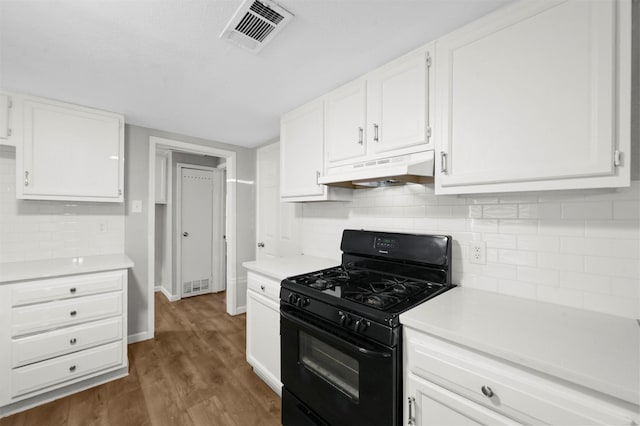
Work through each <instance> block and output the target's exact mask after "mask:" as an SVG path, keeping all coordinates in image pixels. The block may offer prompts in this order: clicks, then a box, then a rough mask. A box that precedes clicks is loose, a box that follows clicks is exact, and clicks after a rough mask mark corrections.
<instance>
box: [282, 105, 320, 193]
mask: <svg viewBox="0 0 640 426" xmlns="http://www.w3.org/2000/svg"><path fill="white" fill-rule="evenodd" d="M280 143H281V146H280V150H281V153H280V171H281V175H280V176H281V179H280V196H281V197H300V196H322V195H323V194H325V187H324V186H323V185H319V184H318V177H320V175H321V173H322V171H323V164H324V161H323V155H324V150H323V143H324V111H323V103H322V101H321V100H320V101H314V102H312V103H310V104H306V105H304V106H302V107H300V108H298V109H296V110H295V111H292V112H290V113H288V114H287V115H285V116H284V117H283V118H282V120H281V123H280Z"/></svg>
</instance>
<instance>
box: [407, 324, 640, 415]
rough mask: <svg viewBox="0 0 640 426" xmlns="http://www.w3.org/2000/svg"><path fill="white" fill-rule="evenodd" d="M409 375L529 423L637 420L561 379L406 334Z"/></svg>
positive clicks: (622, 410) (429, 339) (434, 339)
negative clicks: (431, 382) (412, 374)
mask: <svg viewBox="0 0 640 426" xmlns="http://www.w3.org/2000/svg"><path fill="white" fill-rule="evenodd" d="M405 336H406V342H407V359H408V370H409V371H411V372H412V373H414V374H416V375H417V376H420V377H423V378H425V379H427V380H431V381H433V382H434V383H437V384H439V385H441V386H442V387H444V388H447V389H450V390H452V391H453V392H456V393H458V394H461V395H464V396H466V397H467V398H469V399H471V400H474V401H476V402H478V403H480V404H482V405H484V406H487V407H489V408H493V409H495V410H497V411H499V412H502V413H504V414H506V415H508V416H509V417H513V418H515V419H520V421H523V422H525V423H529V422H532V421H533V422H534V423H548V424H563V425H584V424H632V418H633V415H632V414H631V413H626V412H625V410H624V409H621V408H620V406H617V405H615V404H612V403H610V402H608V401H607V400H605V399H600V398H597V397H594V396H593V395H592V394H590V393H586V392H582V391H581V390H579V389H578V388H577V387H572V386H571V385H570V384H568V383H567V384H565V383H564V382H563V381H560V380H559V379H555V380H554V379H551V378H547V377H546V376H542V375H537V374H535V373H533V372H530V371H528V370H526V369H524V368H518V367H517V366H514V365H512V364H509V363H506V362H501V361H499V360H497V359H495V358H493V357H489V356H485V355H482V354H480V353H478V352H474V351H470V350H467V349H465V348H463V347H460V346H457V345H454V344H450V343H447V342H444V341H442V340H440V339H436V338H432V337H430V336H425V335H422V334H415V333H412V332H411V330H408V331H406V333H405Z"/></svg>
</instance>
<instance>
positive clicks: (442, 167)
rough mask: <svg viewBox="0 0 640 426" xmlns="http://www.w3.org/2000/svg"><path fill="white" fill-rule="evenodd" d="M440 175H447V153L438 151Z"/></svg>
mask: <svg viewBox="0 0 640 426" xmlns="http://www.w3.org/2000/svg"><path fill="white" fill-rule="evenodd" d="M440 173H444V174H447V153H446V152H444V151H440Z"/></svg>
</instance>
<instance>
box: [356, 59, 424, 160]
mask: <svg viewBox="0 0 640 426" xmlns="http://www.w3.org/2000/svg"><path fill="white" fill-rule="evenodd" d="M430 62H431V55H430V53H429V51H428V50H427V51H426V52H425V51H424V50H420V51H417V52H414V53H412V54H409V55H406V56H403V57H402V58H400V59H398V60H396V61H393V62H392V63H390V64H388V65H386V66H383V67H382V68H380V69H378V70H376V71H374V72H372V73H371V74H369V76H368V78H367V128H366V134H367V146H368V147H370V150H371V152H372V153H384V152H389V151H394V150H398V149H402V148H407V147H412V146H416V145H422V148H423V149H426V148H427V141H428V136H427V132H428V112H429V111H428V87H427V82H428V71H429V67H428V64H430ZM431 148H432V147H431Z"/></svg>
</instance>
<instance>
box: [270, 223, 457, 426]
mask: <svg viewBox="0 0 640 426" xmlns="http://www.w3.org/2000/svg"><path fill="white" fill-rule="evenodd" d="M340 248H341V249H342V252H343V255H342V264H341V265H339V266H335V267H332V268H328V269H323V270H320V271H315V272H311V273H307V274H302V275H297V276H293V277H289V278H286V279H285V280H283V281H282V289H281V292H280V300H281V309H280V312H281V339H282V340H281V346H282V347H281V353H282V381H283V384H284V389H283V417H282V423H283V425H285V426H287V425H289V424H352V425H353V424H371V425H375V424H386V425H389V424H399V422H400V419H401V413H402V410H401V405H400V399H399V398H400V396H401V392H402V387H401V372H402V369H401V367H402V366H401V354H400V350H401V327H400V323H399V315H400V314H401V313H402V312H405V311H406V310H408V309H410V308H412V307H414V306H416V305H418V304H420V303H422V302H424V301H426V300H428V299H430V298H432V297H435V296H437V295H439V294H441V293H443V292H445V291H447V290H448V289H450V288H452V287H453V285H452V284H451V264H450V262H451V237H449V236H443V235H418V234H399V233H388V232H372V231H356V230H345V231H344V233H343V236H342V243H341V246H340ZM385 372H386V374H385ZM369 374H371V375H372V376H371V377H370V376H369ZM309 386H312V387H311V388H309ZM336 407H338V408H336ZM301 410H302V411H301ZM305 422H306V423H305Z"/></svg>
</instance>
